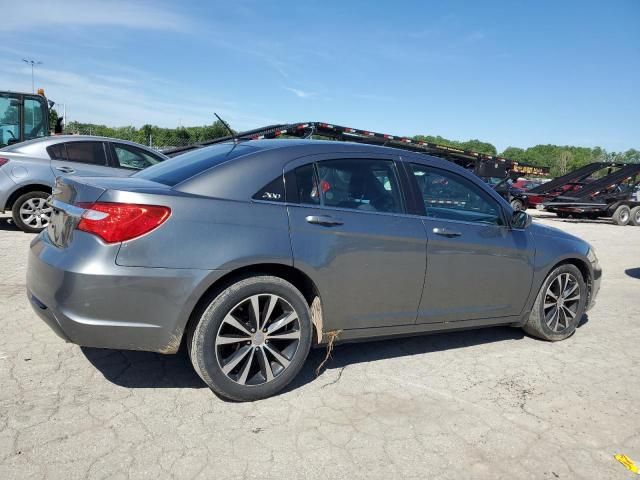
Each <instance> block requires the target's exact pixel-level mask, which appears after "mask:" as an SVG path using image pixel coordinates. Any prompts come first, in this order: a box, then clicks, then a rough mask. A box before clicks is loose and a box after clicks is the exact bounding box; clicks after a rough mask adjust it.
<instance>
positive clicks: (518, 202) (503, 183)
mask: <svg viewBox="0 0 640 480" xmlns="http://www.w3.org/2000/svg"><path fill="white" fill-rule="evenodd" d="M481 178H482V179H483V180H484V181H485V182H487V183H488V184H489V185H491V188H493V189H494V190H495V191H496V192H497V193H498V195H500V196H501V197H502V198H504V199H505V200H506V201H507V202H509V204H510V205H511V208H513V209H514V210H526V209H527V208H528V207H529V199H528V198H527V197H526V196H525V195H524V190H523V189H521V188H518V187H515V186H514V185H513V182H512V180H511V179H510V178H509V177H506V178H498V177H481Z"/></svg>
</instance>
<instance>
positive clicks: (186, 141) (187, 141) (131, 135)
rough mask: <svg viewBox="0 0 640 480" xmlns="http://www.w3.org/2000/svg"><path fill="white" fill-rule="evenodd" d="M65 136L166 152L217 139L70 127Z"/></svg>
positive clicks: (65, 131)
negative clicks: (90, 137)
mask: <svg viewBox="0 0 640 480" xmlns="http://www.w3.org/2000/svg"><path fill="white" fill-rule="evenodd" d="M64 134H65V135H96V136H100V137H108V138H116V139H119V140H127V141H130V142H136V143H139V144H142V145H146V146H147V147H151V148H154V149H156V150H165V149H169V148H173V147H185V146H187V145H191V144H193V143H195V142H199V141H204V140H210V139H213V138H216V137H215V136H211V137H209V138H206V137H205V138H198V139H193V138H191V137H187V138H185V137H184V136H183V137H182V138H181V137H180V136H177V135H175V134H173V133H167V134H163V133H162V132H160V133H159V134H155V135H154V134H148V135H147V134H143V133H142V132H140V131H139V130H138V131H127V129H116V130H115V131H114V130H112V129H109V130H107V131H105V130H103V129H100V128H92V127H86V128H80V127H75V128H74V127H73V126H70V127H69V128H66V129H65V130H64Z"/></svg>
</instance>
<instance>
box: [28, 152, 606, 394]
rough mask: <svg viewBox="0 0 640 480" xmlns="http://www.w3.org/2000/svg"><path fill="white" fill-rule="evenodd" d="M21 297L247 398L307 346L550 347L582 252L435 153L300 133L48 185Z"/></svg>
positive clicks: (287, 372) (580, 298) (582, 277)
mask: <svg viewBox="0 0 640 480" xmlns="http://www.w3.org/2000/svg"><path fill="white" fill-rule="evenodd" d="M52 205H53V214H52V220H51V223H50V225H49V227H48V229H47V230H46V231H45V232H43V233H42V234H41V235H39V236H38V237H37V238H36V239H34V241H33V242H32V244H31V252H30V255H29V268H28V279H27V287H28V296H29V299H30V301H31V304H32V306H33V308H34V310H35V312H36V313H37V314H38V315H39V316H40V317H41V318H42V319H43V320H44V321H45V322H46V323H47V324H48V325H49V326H50V327H51V328H52V329H53V330H54V331H55V332H56V333H57V334H58V335H59V336H60V337H62V338H63V339H65V340H67V341H70V342H74V343H77V344H79V345H85V346H91V347H104V348H117V349H136V350H148V351H155V352H161V353H167V354H170V353H176V352H177V351H178V349H179V348H180V346H181V345H182V344H184V345H186V348H187V349H188V351H189V354H190V356H191V360H192V363H193V365H194V367H195V370H196V371H197V372H198V374H199V375H200V376H201V377H202V379H203V380H204V381H205V382H206V383H207V384H208V385H209V386H210V387H211V389H212V390H213V391H215V392H217V393H218V394H219V395H221V396H223V397H226V398H230V399H235V400H255V399H259V398H264V397H267V396H270V395H273V394H275V393H276V392H278V391H280V390H281V389H282V388H284V387H285V386H286V385H287V384H288V383H289V382H290V381H291V380H292V379H293V378H294V377H295V376H296V374H297V373H298V372H299V370H300V368H301V366H302V364H303V362H304V361H305V358H306V357H307V354H308V353H309V349H310V348H311V346H312V345H322V344H326V343H328V342H333V341H353V340H359V339H369V338H381V337H390V336H397V335H412V334H420V333H426V332H434V331H443V330H452V329H466V328H475V327H483V326H491V325H511V326H514V327H523V328H524V329H525V330H526V331H527V332H528V333H529V334H531V335H534V336H536V337H539V338H542V339H545V340H549V341H557V340H563V339H565V338H567V337H569V336H571V335H572V334H573V333H574V332H575V330H576V327H577V325H578V324H579V323H580V321H581V319H582V317H583V314H584V312H585V310H586V309H587V308H588V307H589V306H591V305H592V304H593V301H594V298H595V297H596V293H597V292H598V289H599V286H600V277H601V270H600V267H599V265H598V260H597V258H596V255H595V253H594V252H593V249H592V248H591V247H590V246H589V244H587V243H586V242H584V241H583V240H581V239H579V238H576V237H573V236H571V235H568V234H566V233H563V232H561V231H559V230H555V229H552V228H547V227H543V226H541V225H537V224H531V218H530V217H529V216H528V215H527V214H526V213H525V212H514V211H513V210H512V208H511V207H510V206H509V204H508V203H507V202H506V201H505V200H504V199H502V198H501V197H500V196H499V195H498V194H497V193H496V192H495V191H493V190H492V189H491V188H490V187H488V186H487V185H486V184H484V183H483V182H482V181H481V180H480V179H478V178H477V177H475V176H474V175H472V174H470V173H468V172H466V171H465V170H463V169H461V168H459V167H457V166H455V165H453V164H452V163H449V162H446V161H444V160H441V159H437V158H433V157H430V156H427V155H422V154H417V153H416V154H413V153H408V152H406V151H399V150H395V149H390V148H384V147H373V146H367V145H358V144H350V143H334V142H323V141H312V140H261V141H260V140H259V141H250V142H245V143H239V144H233V143H222V144H218V145H214V146H210V147H207V148H202V149H199V150H196V151H193V152H190V153H186V154H183V155H181V156H179V157H176V158H175V159H173V160H171V161H170V162H165V163H162V164H160V165H156V166H153V167H150V168H148V169H146V170H144V171H142V172H139V173H137V174H135V175H133V176H131V177H127V178H104V177H103V178H97V177H96V178H85V179H80V178H72V177H61V178H59V179H58V181H57V184H56V187H55V189H54V194H53V200H52Z"/></svg>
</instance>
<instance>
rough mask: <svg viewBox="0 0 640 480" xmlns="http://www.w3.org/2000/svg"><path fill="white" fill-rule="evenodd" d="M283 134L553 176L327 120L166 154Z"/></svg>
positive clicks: (488, 171)
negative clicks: (335, 123) (231, 141)
mask: <svg viewBox="0 0 640 480" xmlns="http://www.w3.org/2000/svg"><path fill="white" fill-rule="evenodd" d="M280 137H297V138H313V137H317V138H326V139H331V140H337V141H344V142H356V143H366V144H370V145H381V146H387V147H394V148H399V149H402V150H409V151H412V152H418V153H424V154H427V155H433V156H436V157H440V158H444V159H446V160H449V161H452V162H455V163H457V164H458V165H460V166H462V167H464V168H467V169H468V170H473V171H474V173H476V174H477V175H479V176H481V177H501V178H503V177H505V176H507V175H508V176H511V177H512V178H514V177H517V176H523V175H537V176H547V175H549V168H547V167H537V166H534V165H527V164H523V163H519V162H515V161H513V160H509V159H507V158H504V157H500V156H496V155H487V154H484V153H479V152H474V151H471V150H464V149H460V148H455V147H449V146H447V145H439V144H436V143H430V142H424V141H420V140H414V139H412V138H409V137H402V136H396V135H390V134H386V133H378V132H372V131H369V130H362V129H357V128H351V127H343V126H340V125H334V124H331V123H325V122H303V123H291V124H282V125H270V126H267V127H262V128H257V129H254V130H249V131H246V132H242V133H238V134H236V135H233V136H232V135H228V136H226V137H221V138H216V139H213V140H208V141H205V142H200V143H196V144H193V145H189V146H186V147H177V148H172V149H169V150H165V151H164V152H163V153H165V154H166V155H168V156H170V157H173V156H176V155H180V154H182V153H185V152H188V151H190V150H194V149H197V148H202V147H206V146H208V145H213V144H216V143H221V142H227V141H230V140H234V141H240V140H258V139H273V138H280Z"/></svg>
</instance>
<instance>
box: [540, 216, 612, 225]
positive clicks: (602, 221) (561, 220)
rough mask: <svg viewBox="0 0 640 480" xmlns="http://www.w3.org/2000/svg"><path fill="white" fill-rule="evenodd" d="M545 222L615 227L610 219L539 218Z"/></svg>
mask: <svg viewBox="0 0 640 480" xmlns="http://www.w3.org/2000/svg"><path fill="white" fill-rule="evenodd" d="M538 218H541V219H544V220H550V221H552V222H558V223H596V224H597V223H599V224H607V225H613V222H612V221H611V219H610V218H560V217H555V216H546V215H545V216H544V217H538Z"/></svg>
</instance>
